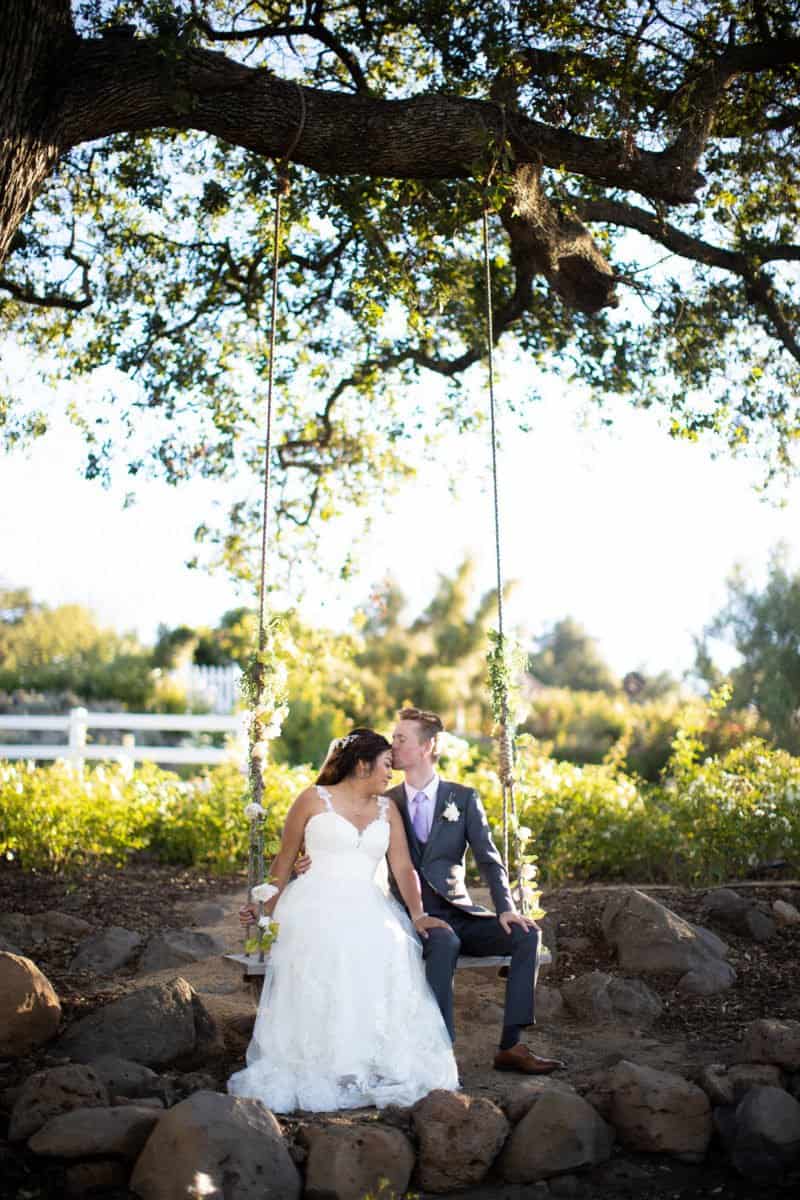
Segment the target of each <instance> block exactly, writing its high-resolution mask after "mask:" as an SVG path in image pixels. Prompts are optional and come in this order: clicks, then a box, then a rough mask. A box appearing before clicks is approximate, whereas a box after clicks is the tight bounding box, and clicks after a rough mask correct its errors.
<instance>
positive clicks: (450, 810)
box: [442, 800, 461, 821]
mask: <svg viewBox="0 0 800 1200" xmlns="http://www.w3.org/2000/svg"><path fill="white" fill-rule="evenodd" d="M442 816H443V817H444V819H445V821H457V820H458V818H459V817H460V816H461V813H460V812H459V810H458V805H457V804H456V803H455V802H454V801H453V800H451V801H450V803H449V804H448V806H447V808H446V809H445V810H444V811H443V813H442Z"/></svg>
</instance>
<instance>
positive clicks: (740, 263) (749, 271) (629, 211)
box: [572, 199, 800, 363]
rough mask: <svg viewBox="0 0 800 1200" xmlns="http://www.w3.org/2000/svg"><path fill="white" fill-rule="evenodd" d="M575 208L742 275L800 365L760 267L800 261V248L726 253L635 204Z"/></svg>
mask: <svg viewBox="0 0 800 1200" xmlns="http://www.w3.org/2000/svg"><path fill="white" fill-rule="evenodd" d="M572 205H573V207H574V209H575V211H576V212H577V213H578V214H579V215H580V217H581V218H582V219H583V220H585V221H600V222H603V223H605V224H610V225H622V226H624V227H625V228H627V229H635V230H637V231H638V232H639V233H643V234H645V235H646V236H647V237H650V238H652V239H653V240H654V241H657V242H659V243H660V244H661V245H662V246H664V247H666V249H667V250H671V251H672V252H673V253H675V254H679V255H680V256H681V257H682V258H688V259H692V260H693V261H694V262H700V263H703V264H705V265H706V266H708V267H717V268H719V269H721V270H723V271H729V272H731V273H732V274H734V275H738V276H739V277H740V278H741V279H742V280H743V282H744V284H745V287H746V289H747V296H748V299H749V300H751V301H752V302H753V303H754V304H755V305H756V307H758V308H759V309H760V310H761V312H762V313H763V315H764V316H765V317H766V319H767V322H768V325H769V328H770V332H771V333H772V334H773V335H774V336H775V337H777V338H778V340H779V341H780V342H781V344H782V345H783V346H784V348H785V349H786V350H787V351H788V352H789V354H791V355H792V357H793V358H794V359H796V361H797V362H798V363H800V341H799V340H798V337H797V334H796V333H795V331H794V330H793V329H792V327H791V324H790V322H789V321H788V319H787V317H786V314H785V313H784V311H783V308H782V306H781V303H780V301H779V299H778V297H777V296H776V295H775V289H774V287H773V285H772V281H771V280H770V279H769V277H768V276H767V275H766V274H765V273H764V272H763V271H761V270H759V263H760V262H764V261H767V260H768V259H770V258H771V260H772V261H778V260H783V261H800V247H797V246H774V247H772V248H771V250H772V253H771V254H770V253H769V248H768V247H763V246H759V247H758V248H757V249H751V250H748V252H744V251H741V250H726V249H724V248H723V247H721V246H713V245H712V244H711V243H710V242H706V241H703V239H702V238H698V237H693V236H692V235H691V234H688V233H684V232H683V231H682V230H680V229H676V228H675V226H674V225H669V224H667V222H666V221H664V220H662V219H661V218H660V217H658V216H656V215H655V214H653V213H648V212H646V211H645V210H644V209H641V208H637V207H636V206H635V205H632V204H623V203H622V202H620V201H617V200H580V199H574V200H573V201H572Z"/></svg>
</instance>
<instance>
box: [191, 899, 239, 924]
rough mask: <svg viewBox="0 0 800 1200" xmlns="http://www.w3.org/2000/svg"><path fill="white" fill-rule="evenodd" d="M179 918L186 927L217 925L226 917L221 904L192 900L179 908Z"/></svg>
mask: <svg viewBox="0 0 800 1200" xmlns="http://www.w3.org/2000/svg"><path fill="white" fill-rule="evenodd" d="M180 912H181V918H182V919H183V920H185V921H186V922H187V924H188V925H219V924H220V922H221V921H224V920H225V917H226V916H227V915H228V914H227V912H226V910H225V909H224V908H223V907H222V905H221V904H215V903H214V902H213V901H212V900H193V901H191V903H189V904H182V905H181V907H180Z"/></svg>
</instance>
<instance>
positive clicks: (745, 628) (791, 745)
mask: <svg viewBox="0 0 800 1200" xmlns="http://www.w3.org/2000/svg"><path fill="white" fill-rule="evenodd" d="M709 637H710V638H721V639H723V640H725V641H728V642H729V643H731V644H732V645H733V647H734V648H735V649H736V651H737V652H738V653H739V655H741V662H740V663H739V665H738V666H736V667H734V668H733V670H732V671H731V672H730V682H731V684H732V685H733V704H734V705H736V706H739V707H743V706H745V705H753V706H755V708H756V709H757V710H758V712H759V713H760V714H761V716H762V717H764V718H765V719H766V720H767V721H768V722H769V725H770V728H771V730H772V734H773V737H774V739H775V741H776V742H777V744H778V745H779V746H783V747H784V748H785V749H787V750H791V751H792V752H793V753H795V754H796V753H797V752H798V750H800V572H798V571H793V570H792V569H791V567H790V564H789V560H788V555H787V552H786V549H785V547H778V548H777V549H776V550H775V551H774V552H773V554H772V557H771V560H770V564H769V570H768V576H767V581H766V584H765V585H764V587H763V588H758V587H757V586H755V585H754V584H753V583H752V582H751V581H750V580H748V579H747V577H746V575H745V573H744V571H743V570H742V569H741V568H737V569H736V570H735V571H734V573H733V574H732V575H731V577H730V579H729V580H728V599H727V602H726V604H725V606H724V608H723V609H722V610H721V611H720V612H719V613H718V614H717V615H716V617H715V618H714V619H713V621H711V622H710V624H709V625H708V627H707V629H706V631H705V636H704V637H703V638H702V639H700V640H699V642H698V654H697V667H698V672H699V673H700V674H701V675H702V676H703V677H704V678H705V679H707V680H708V682H709V683H710V684H711V685H712V686H718V684H719V681H720V680H721V679H722V677H723V674H722V672H721V671H720V669H719V668H718V667H717V666H716V665H715V664H714V661H713V655H712V653H711V650H710V649H709V646H708V642H707V639H708V638H709Z"/></svg>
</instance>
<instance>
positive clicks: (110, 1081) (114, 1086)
mask: <svg viewBox="0 0 800 1200" xmlns="http://www.w3.org/2000/svg"><path fill="white" fill-rule="evenodd" d="M89 1065H90V1067H91V1068H92V1070H93V1071H94V1073H95V1074H96V1075H97V1076H98V1077H99V1078H100V1079H102V1081H103V1083H104V1084H105V1086H106V1087H107V1088H108V1092H109V1095H112V1096H119V1097H122V1096H127V1097H128V1098H129V1099H136V1098H138V1097H139V1096H152V1095H157V1094H158V1093H159V1092H160V1091H161V1090H162V1089H161V1077H160V1076H159V1075H157V1074H156V1072H155V1071H151V1070H150V1068H149V1067H143V1066H142V1064H141V1063H137V1062H131V1061H130V1059H126V1058H117V1057H116V1055H113V1054H106V1055H103V1056H101V1057H100V1058H93V1059H92V1061H91V1062H90V1064H89Z"/></svg>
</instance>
